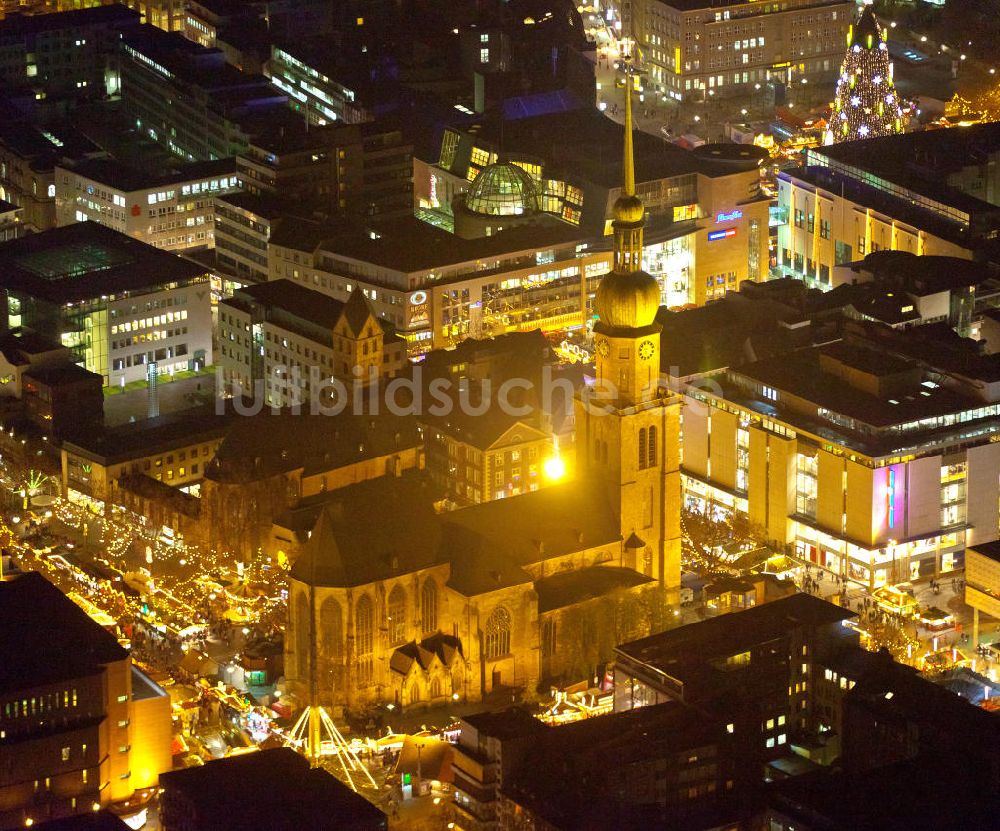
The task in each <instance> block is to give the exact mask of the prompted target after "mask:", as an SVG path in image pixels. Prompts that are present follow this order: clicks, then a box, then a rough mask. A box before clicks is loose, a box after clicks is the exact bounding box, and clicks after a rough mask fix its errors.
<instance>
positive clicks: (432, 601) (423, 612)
mask: <svg viewBox="0 0 1000 831" xmlns="http://www.w3.org/2000/svg"><path fill="white" fill-rule="evenodd" d="M420 621H421V627H422V628H423V630H424V633H429V632H436V631H437V628H438V590H437V583H435V582H434V578H433V577H428V578H427V579H426V580H425V581H424V587H423V589H422V590H421V592H420Z"/></svg>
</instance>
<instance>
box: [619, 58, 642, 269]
mask: <svg viewBox="0 0 1000 831" xmlns="http://www.w3.org/2000/svg"><path fill="white" fill-rule="evenodd" d="M632 77H633V76H632V63H631V59H630V60H629V61H628V62H627V63H626V66H625V147H624V150H623V152H622V192H621V196H619V197H618V198H617V199H616V200H615V204H614V207H613V208H612V215H613V216H614V223H613V224H614V232H615V259H614V270H615V271H616V272H618V273H620V274H624V273H628V272H632V271H639V270H640V269H641V268H642V225H643V220H644V218H645V216H646V209H645V207H644V206H643V204H642V200H641V199H639V197H638V196H636V195H635V152H634V150H633V146H632Z"/></svg>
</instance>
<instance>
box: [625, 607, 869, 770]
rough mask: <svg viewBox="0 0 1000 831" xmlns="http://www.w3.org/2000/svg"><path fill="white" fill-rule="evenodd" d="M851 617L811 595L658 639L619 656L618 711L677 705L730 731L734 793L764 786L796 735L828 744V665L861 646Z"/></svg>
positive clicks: (645, 641) (690, 626) (671, 632)
mask: <svg viewBox="0 0 1000 831" xmlns="http://www.w3.org/2000/svg"><path fill="white" fill-rule="evenodd" d="M854 617H855V615H854V613H853V612H849V611H847V610H845V609H842V608H840V607H839V606H835V605H833V604H832V603H827V602H826V601H825V600H820V599H818V598H816V597H813V596H812V595H808V594H794V595H792V596H790V597H785V598H781V599H779V600H774V601H772V602H770V603H764V604H763V605H760V606H754V607H753V608H750V609H746V610H745V611H741V612H735V613H732V614H726V615H720V616H719V617H715V618H709V619H707V620H703V621H701V622H699V623H692V624H688V625H686V626H681V627H680V628H678V629H672V630H669V631H667V632H661V633H660V634H658V635H652V636H650V637H648V638H645V639H643V640H639V641H635V642H633V643H625V644H622V645H621V646H619V647H618V648H617V649H616V650H615V667H614V676H615V710H616V711H618V712H621V711H625V710H631V709H634V708H636V707H645V706H648V705H651V704H659V703H662V702H665V701H673V702H681V703H683V704H685V705H687V706H688V707H692V708H694V709H695V710H697V711H699V712H700V713H703V714H705V715H708V716H709V717H710V718H711V719H712V720H713V721H714V722H715V723H717V724H719V725H720V727H721V726H723V725H724V727H725V732H726V734H727V735H728V736H729V737H730V738H729V741H730V742H731V743H732V746H731V748H730V751H729V753H730V759H729V761H730V762H731V763H732V764H733V765H734V771H735V777H736V779H737V780H738V782H737V784H738V786H740V785H742V786H752V785H754V784H759V782H760V781H761V780H762V779H763V777H764V767H765V765H766V764H767V763H768V762H771V761H773V760H775V759H778V758H780V757H782V756H787V755H789V753H790V752H791V749H790V746H789V745H790V740H791V738H792V737H793V736H796V737H797V738H799V740H800V743H805V742H804V739H805V737H806V736H807V735H811V736H814V737H816V738H817V739H819V738H821V737H822V731H821V730H820V726H821V725H822V724H824V722H823V718H824V715H823V714H822V713H821V712H820V710H819V709H818V706H817V695H816V684H817V679H818V677H819V676H820V670H821V669H822V668H823V666H824V665H823V664H822V660H823V658H824V656H826V655H827V654H830V653H832V652H835V651H837V650H840V649H843V648H844V647H845V646H857V644H858V634H857V632H856V631H855V630H854V629H852V628H849V627H846V626H844V621H849V620H851V619H852V618H854Z"/></svg>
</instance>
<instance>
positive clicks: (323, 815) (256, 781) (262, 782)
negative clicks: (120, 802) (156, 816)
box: [160, 747, 389, 831]
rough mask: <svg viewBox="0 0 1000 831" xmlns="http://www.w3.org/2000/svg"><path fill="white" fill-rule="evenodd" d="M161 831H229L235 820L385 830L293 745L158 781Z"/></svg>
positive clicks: (277, 828) (365, 804) (374, 813)
mask: <svg viewBox="0 0 1000 831" xmlns="http://www.w3.org/2000/svg"><path fill="white" fill-rule="evenodd" d="M160 784H161V787H162V788H163V793H162V794H161V796H160V821H161V823H162V827H163V831H230V829H232V828H233V818H234V817H236V816H248V817H253V819H252V820H251V821H252V822H253V824H255V825H258V824H259V825H260V827H262V828H267V829H269V831H294V830H295V829H302V828H309V829H315V831H334V829H344V831H385V829H387V828H388V827H389V823H388V818H387V817H386V815H385V814H384V813H383V812H382V811H381V810H380V809H379V808H376V807H375V806H374V805H373V804H372V803H371V802H369V801H368V800H367V799H365V798H364V797H363V796H361V794H359V793H355V792H354V791H353V790H351V788H349V787H348V786H347V785H346V784H344V783H343V782H341V781H340V780H339V779H337V778H336V777H334V776H332V775H331V774H330V773H329V772H327V771H325V770H323V769H322V768H310V766H309V760H308V759H306V758H305V757H304V756H301V755H300V754H298V753H296V752H295V751H294V750H292V749H291V748H288V747H279V748H273V749H270V750H262V751H260V752H258V753H247V754H244V755H242V756H231V757H229V758H227V759H216V760H215V761H212V762H209V763H208V764H207V765H203V766H200V767H195V768H188V769H186V770H175V771H171V772H170V773H167V774H165V775H164V776H163V777H162V779H161V780H160Z"/></svg>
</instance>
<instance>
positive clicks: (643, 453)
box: [639, 427, 646, 470]
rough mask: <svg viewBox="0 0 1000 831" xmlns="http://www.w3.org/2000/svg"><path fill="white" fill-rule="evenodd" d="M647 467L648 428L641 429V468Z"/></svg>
mask: <svg viewBox="0 0 1000 831" xmlns="http://www.w3.org/2000/svg"><path fill="white" fill-rule="evenodd" d="M645 467H646V428H645V427H643V428H641V429H640V430H639V470H644V469H645Z"/></svg>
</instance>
